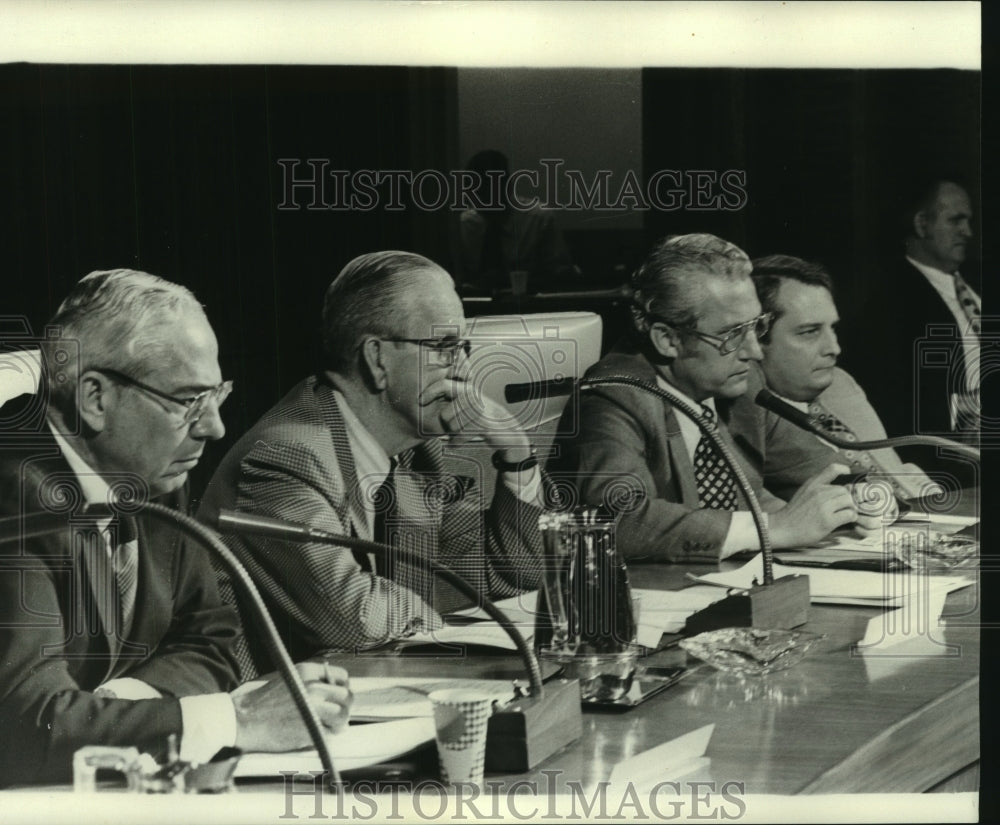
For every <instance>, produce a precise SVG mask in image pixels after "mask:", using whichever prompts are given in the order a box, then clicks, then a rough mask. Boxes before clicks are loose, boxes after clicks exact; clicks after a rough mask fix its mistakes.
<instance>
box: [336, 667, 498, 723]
mask: <svg viewBox="0 0 1000 825" xmlns="http://www.w3.org/2000/svg"><path fill="white" fill-rule="evenodd" d="M450 688H462V689H465V690H470V691H473V692H475V693H478V694H481V695H483V696H489V697H490V698H492V699H495V700H496V701H497V702H499V703H501V704H505V703H507V702H509V701H510V700H511V699H513V698H514V683H513V682H512V681H511V680H509V679H429V678H427V677H426V676H392V677H385V678H383V677H365V676H361V677H357V678H352V679H351V690H352V691H353V693H354V704H353V705H352V707H351V719H392V718H398V717H403V716H433V715H434V713H433V710H432V708H431V702H430V699H428V698H427V695H428V694H429V693H430V692H431V691H434V690H445V689H450Z"/></svg>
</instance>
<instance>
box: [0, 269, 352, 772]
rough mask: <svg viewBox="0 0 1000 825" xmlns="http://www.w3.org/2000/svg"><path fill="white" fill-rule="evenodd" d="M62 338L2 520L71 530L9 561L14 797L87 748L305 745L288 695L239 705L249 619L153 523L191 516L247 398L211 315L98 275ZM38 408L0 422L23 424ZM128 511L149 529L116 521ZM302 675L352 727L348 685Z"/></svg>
mask: <svg viewBox="0 0 1000 825" xmlns="http://www.w3.org/2000/svg"><path fill="white" fill-rule="evenodd" d="M50 325H51V326H52V327H58V328H60V329H61V335H60V336H59V337H47V338H46V339H45V340H44V341H43V342H42V363H43V364H44V367H45V371H44V383H43V385H42V386H41V387H40V388H39V392H40V393H42V394H43V395H44V400H45V401H46V404H45V407H44V408H45V417H44V420H42V421H40V422H39V426H38V427H37V428H36V429H35V431H34V432H29V431H27V430H24V429H21V430H19V431H16V432H13V431H4V433H3V435H4V442H5V445H6V446H5V449H3V450H2V452H0V510H2V513H0V514H2V515H4V516H7V517H19V516H25V515H29V514H33V513H54V514H63V515H65V519H66V524H65V526H64V527H63V528H62V529H60V530H58V531H56V532H51V533H46V534H43V535H34V534H32V533H30V532H28V533H24V534H22V535H21V536H20V538H19V540H17V541H14V542H9V543H6V544H4V545H3V546H2V547H0V550H2V555H0V651H2V655H0V726H2V728H3V730H4V733H5V736H6V737H7V742H8V746H7V747H5V748H4V749H3V752H2V754H0V782H2V783H4V784H14V783H24V782H40V781H44V782H67V781H69V780H70V778H71V776H72V760H73V754H74V752H75V751H76V750H77V749H78V748H81V747H83V746H85V745H116V746H123V747H124V746H135V747H136V748H138V749H139V751H140V752H146V753H150V754H151V755H153V756H154V758H157V759H158V760H159V761H161V762H162V761H165V759H166V757H167V755H168V737H170V736H174V737H176V738H177V740H178V743H179V749H180V759H181V760H183V761H187V762H204V761H207V760H209V759H210V758H211V757H212V756H213V755H214V754H215V753H216V751H218V750H219V749H220V748H223V747H228V746H236V747H239V748H242V749H244V750H261V751H283V750H295V749H298V748H302V747H305V746H307V745H308V744H309V743H310V739H309V736H308V734H307V731H306V728H305V726H304V724H303V723H302V722H301V720H300V719H299V717H298V713H297V711H296V709H295V706H294V704H293V703H292V702H291V701H290V700H291V697H290V695H289V694H288V692H287V690H286V689H285V688H284V686H283V684H282V683H281V682H280V680H277V681H275V680H271V681H269V682H268V683H267V684H266V685H265V686H264V687H262V688H260V689H258V690H255V691H250V692H247V693H243V694H241V695H238V696H232V695H230V694H229V691H230V690H232V689H233V688H235V687H236V685H237V678H236V674H235V669H234V666H235V661H234V658H233V654H232V645H233V642H234V639H235V638H236V637H237V635H238V632H239V626H238V622H237V617H236V614H235V613H234V611H233V610H232V608H231V607H228V606H226V605H225V604H223V603H222V601H221V599H220V598H219V595H218V591H217V588H216V584H215V577H214V574H213V571H212V568H211V565H210V564H209V560H208V557H207V555H206V553H205V551H204V550H203V549H202V548H201V547H199V546H197V545H196V544H193V543H192V542H190V541H189V540H188V538H187V537H186V535H185V534H184V533H182V532H181V531H180V530H178V529H177V528H175V527H174V526H173V525H172V524H170V523H168V522H164V521H162V520H160V519H158V518H154V517H151V516H148V515H146V514H145V513H144V512H142V511H141V509H140V508H139V505H141V504H142V503H143V502H145V501H147V500H149V499H154V498H155V499H158V500H160V501H161V502H162V503H165V504H170V505H173V506H175V507H176V508H177V509H179V510H183V509H184V506H185V501H186V489H185V488H186V483H187V477H188V473H190V471H191V470H192V469H193V468H194V466H195V465H196V464H197V463H198V460H199V458H200V456H201V454H202V451H203V450H204V448H205V445H206V443H207V442H209V441H211V440H214V439H217V438H220V437H221V436H222V434H223V432H224V428H223V425H222V421H221V419H220V417H219V405H220V404H221V403H222V402H223V401H225V399H226V397H227V396H228V395H229V392H230V390H231V389H232V384H231V382H228V381H223V380H222V377H221V375H220V373H219V364H218V347H217V344H216V339H215V335H214V333H213V332H212V328H211V326H210V325H209V323H208V319H207V318H206V317H205V313H204V311H203V310H202V308H201V306H200V305H199V303H198V301H197V300H196V299H195V297H194V296H193V295H192V294H191V293H190V292H189V291H188V290H187V289H185V288H184V287H181V286H178V285H177V284H172V283H169V282H167V281H164V280H162V279H160V278H156V277H154V276H152V275H149V274H146V273H144V272H136V271H133V270H127V269H121V270H113V271H108V272H93V273H91V274H90V275H88V276H87V277H85V278H84V279H83V280H81V281H80V282H79V284H77V286H76V287H75V288H74V289H73V291H72V292H71V293H70V295H69V297H67V299H66V300H65V301H64V302H63V304H62V306H61V307H60V308H59V311H58V312H57V313H56V316H55V317H54V318H53V319H52V321H51V322H50ZM24 398H25V397H24V396H22V398H21V399H15V401H12V402H10V403H9V404H8V405H6V406H5V407H4V409H3V411H2V413H0V418H2V420H4V421H13V420H15V419H16V418H17V416H16V415H15V414H14V411H13V410H12V409H10V407H11V405H13V404H15V403H17V401H19V400H23V399H24ZM28 398H29V399H30V396H28ZM21 420H22V421H23V420H34V419H31V418H29V419H21ZM116 504H117V505H119V506H120V507H121V508H122V509H124V510H126V511H129V512H135V513H136V515H135V516H134V517H133V516H128V515H122V516H115V517H112V516H111V514H110V512H108V510H107V508H108V507H109V506H111V505H116ZM93 507H96V508H104V512H103V514H102V513H101V512H100V511H99V512H98V513H97V514H95V515H93V516H91V515H88V512H89V508H93ZM300 673H301V674H302V675H303V677H304V678H306V679H309V680H310V683H311V684H310V694H311V700H312V702H313V705H314V707H315V709H316V711H317V714H318V715H319V717H320V719H321V721H322V722H323V723H324V724H325V725H326V726H327V727H328V728H329V729H330V730H336V729H337V728H339V727H340V726H341V725H342V724H343V723H344V722H345V720H346V716H347V709H348V707H349V705H350V693H349V691H348V689H347V683H346V674H345V673H344V672H343V671H342V670H339V669H335V671H334V678H333V679H331V682H332V683H326V682H325V681H324V679H325V673H324V671H323V669H322V667H321V665H320V664H318V663H309V664H307V665H300Z"/></svg>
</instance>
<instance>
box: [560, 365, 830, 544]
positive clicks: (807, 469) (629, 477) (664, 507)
mask: <svg viewBox="0 0 1000 825" xmlns="http://www.w3.org/2000/svg"><path fill="white" fill-rule="evenodd" d="M611 375H631V376H634V377H636V378H639V379H640V380H642V381H644V382H645V383H648V384H653V385H655V384H656V371H655V370H654V368H653V366H652V364H650V363H649V361H648V360H647V359H646V358H645V357H644V356H642V355H641V354H639V353H637V352H635V351H633V350H630V349H625V348H619V349H616V350H614V351H612V352H611V353H609V354H608V355H607V356H605V357H604V358H603V359H601V361H599V362H598V363H597V364H595V365H594V366H593V367H592V368H591V369H590V370H588V371H587V377H588V378H596V377H599V376H602V377H603V376H611ZM750 384H751V386H750V389H749V391H748V392H747V393H746V395H745V396H743V397H741V398H739V399H736V400H735V401H732V402H727V401H721V400H720V401H717V402H716V407H717V410H718V413H719V421H720V426H719V431H720V434H721V435H722V437H723V438H724V439H726V440H727V441H728V442H729V443H730V444H731V445H732V446H733V447H735V448H736V449H735V453H736V455H737V458H738V459H739V460H740V463H741V466H742V468H743V470H744V472H745V474H746V475H747V477H748V480H749V481H750V483H751V486H752V487H753V489H754V492H755V493H756V494H757V496H758V498H759V499H760V500H761V504H762V506H763V507H764V509H765V510H771V511H773V510H775V509H778V508H779V507H780V506H781V502H780V501H779V500H778V497H776V495H775V494H774V492H773V491H769V490H768V489H765V487H764V482H767V486H768V488H771V487H772V486H773V490H774V491H777V493H778V494H780V495H783V496H790V495H791V493H792V492H794V490H795V489H797V488H798V486H799V485H801V484H802V483H803V482H804V481H805V480H806V479H808V478H809V477H810V476H812V475H813V474H815V473H816V472H818V471H819V470H820V469H822V468H823V467H825V466H827V465H828V464H830V463H831V461H833V460H834V459H835V454H834V453H833V451H832V450H830V449H828V448H826V447H824V446H823V445H822V444H821V443H819V441H817V439H815V438H814V437H813V436H810V435H809V434H808V433H805V432H803V431H801V430H799V429H798V428H796V427H795V426H794V425H792V424H789V423H787V422H785V421H783V420H782V419H780V418H778V417H777V416H774V415H773V414H771V413H768V412H766V411H765V410H763V409H762V408H760V407H758V406H757V405H756V404H754V403H753V397H754V396H755V395H756V393H757V391H758V390H759V389H760V388H761V387H762V386H763V376H762V374H761V373H760V371H759V370H758V369H756V368H753V369H752V370H751V381H750ZM570 417H571V411H569V410H568V411H567V413H566V416H564V419H565V420H566V421H567V422H568V421H569V420H570ZM563 429H565V428H563ZM577 430H578V432H576V433H575V435H574V434H564V435H562V436H561V437H560V439H559V442H558V443H559V454H558V455H557V456H556V457H554V458H553V460H552V461H551V462H550V464H549V475H550V478H551V479H552V480H553V482H555V483H558V482H559V481H560V480H561V479H562V480H563V481H564V483H565V482H570V483H572V484H575V485H576V487H577V489H578V491H579V495H580V497H581V499H582V500H583V501H584V502H587V503H589V504H593V505H599V504H602V503H603V504H605V505H608V506H610V507H611V508H612V509H617V510H619V511H620V512H621V518H620V521H619V525H618V534H617V535H618V547H619V549H620V550H621V551H622V554H623V555H624V556H625V557H626V558H634V559H639V558H641V559H646V560H649V561H676V562H699V561H702V562H704V561H716V560H718V558H719V552H720V550H721V548H722V544H723V541H724V540H725V538H726V534H727V532H728V530H729V525H730V522H731V520H732V515H731V514H730V513H729V512H727V511H723V510H707V509H700V508H699V506H698V491H697V487H696V485H695V480H694V469H693V467H692V465H691V459H690V456H689V455H688V451H687V448H686V447H685V446H684V441H683V438H682V437H681V432H680V426H679V424H678V422H677V413H675V411H674V409H673V407H672V406H671V405H670V404H669V403H668V402H666V401H663V400H661V399H660V398H658V397H656V396H654V395H651V394H649V393H645V392H642V391H641V390H637V389H632V388H628V387H601V388H599V389H595V390H592V391H588V392H585V393H583V394H582V396H581V398H580V410H579V423H578V425H577ZM741 509H748V508H747V505H746V502H745V500H744V501H742V503H741Z"/></svg>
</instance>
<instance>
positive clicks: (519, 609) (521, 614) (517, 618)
mask: <svg viewBox="0 0 1000 825" xmlns="http://www.w3.org/2000/svg"><path fill="white" fill-rule="evenodd" d="M537 602H538V591H537V590H532V591H530V592H528V593H521V594H520V595H518V596H511V597H510V598H509V599H502V600H501V601H498V602H494V604H495V605H496V606H497V607H498V608H500V610H502V611H503V614H504V615H505V616H506V617H507V618H508V619H510V620H511V621H512V622H513V623H514V624H516V625H518V627H520V626H522V625H524V626H527V627H532V628H533V627H534V626H535V612H536V607H535V606H536V604H537ZM452 615H455V616H467V617H469V618H472V619H489V618H490V616H489V614H488V613H487V612H486V611H485V610H483V608H481V607H467V608H465V609H463V610H456V611H455V612H454V614H452Z"/></svg>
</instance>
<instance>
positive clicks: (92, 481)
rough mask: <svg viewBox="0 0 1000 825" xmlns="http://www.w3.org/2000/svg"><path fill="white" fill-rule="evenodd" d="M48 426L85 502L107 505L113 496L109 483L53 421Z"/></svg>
mask: <svg viewBox="0 0 1000 825" xmlns="http://www.w3.org/2000/svg"><path fill="white" fill-rule="evenodd" d="M48 425H49V429H50V430H51V431H52V435H53V436H54V437H55V440H56V444H58V445H59V450H60V451H61V452H62V454H63V458H65V459H66V463H67V464H69V468H70V469H71V470H72V471H73V475H75V476H76V480H77V483H79V485H80V491H81V492H82V493H83V500H84V501H85V502H86V503H87V504H107V503H108V502H109V501H110V498H109V497H110V495H111V488H110V487H109V486H108V483H107V482H106V481H105V480H104V479H103V478H102V477H101V474H100V473H98V472H96V471H95V470H94V469H93V467H91V466H90V465H89V464H87V462H86V461H84V460H83V458H81V457H80V454H79V453H78V452H77V451H76V450H74V449H73V447H72V446H71V445H70V443H69V441H68V440H67V439H66V437H65V436H64V435H63V434H62V433H60V432H59V431H58V430H57V429H56V428H55V426H53V424H52V422H51V421H49V422H48Z"/></svg>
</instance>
